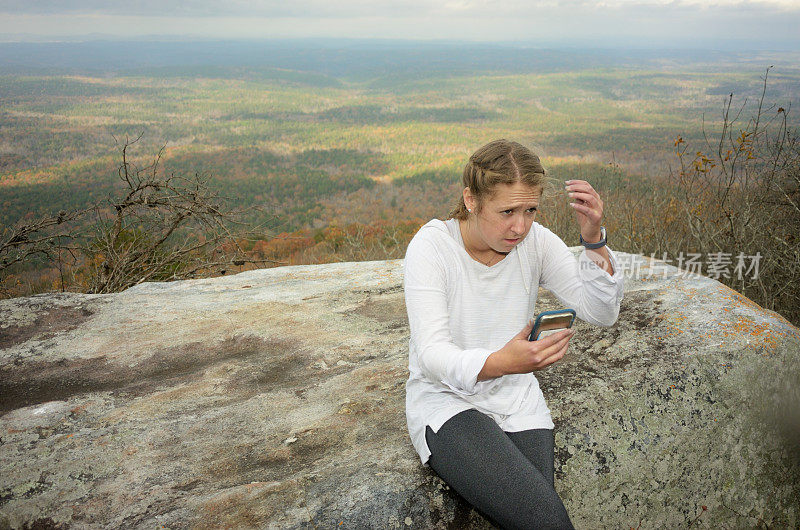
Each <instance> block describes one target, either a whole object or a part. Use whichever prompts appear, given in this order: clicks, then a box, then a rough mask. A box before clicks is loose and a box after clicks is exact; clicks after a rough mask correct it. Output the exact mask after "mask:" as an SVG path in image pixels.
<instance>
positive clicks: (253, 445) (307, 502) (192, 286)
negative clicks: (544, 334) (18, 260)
mask: <svg viewBox="0 0 800 530" xmlns="http://www.w3.org/2000/svg"><path fill="white" fill-rule="evenodd" d="M627 257H628V258H631V257H630V256H627ZM654 265H655V262H649V261H646V260H645V261H644V262H642V263H640V264H639V267H638V271H639V273H640V274H639V275H638V278H635V277H630V278H629V279H628V280H627V283H626V294H625V299H624V301H623V306H622V311H621V315H620V319H619V321H618V323H617V324H616V325H615V326H614V327H612V328H595V327H591V326H589V325H587V324H584V323H579V324H578V329H577V331H578V332H577V333H576V336H575V339H574V340H573V345H572V346H571V349H570V353H568V356H567V358H565V359H564V361H562V362H561V363H559V364H558V365H556V366H555V367H552V368H551V369H549V370H547V371H545V372H543V373H541V374H539V379H540V382H541V385H542V388H543V391H544V393H545V396H546V397H547V399H548V403H549V405H550V408H551V410H552V411H553V415H554V421H555V423H556V487H557V489H558V491H559V492H560V494H561V496H562V498H563V499H564V502H565V504H566V506H567V509H568V511H569V513H570V515H571V517H572V518H573V521H574V522H575V524H576V526H577V527H578V528H628V527H633V528H639V527H641V528H657V527H676V526H677V527H686V526H689V525H690V524H692V525H696V526H701V525H702V526H706V527H719V526H726V527H754V526H758V525H763V524H766V525H769V526H782V525H786V526H789V527H797V526H798V525H800V500H799V499H800V457H798V454H800V445H798V440H800V429H798V421H797V420H798V417H797V415H796V413H795V412H794V411H796V410H798V407H800V399H798V388H800V384H798V383H800V332H798V329H797V328H795V327H793V326H791V325H790V324H789V323H787V322H786V321H785V320H784V319H782V318H781V317H779V316H778V315H776V314H775V313H772V312H769V311H765V310H763V309H761V308H760V307H758V306H757V305H755V304H753V303H752V302H750V301H749V300H748V299H746V298H744V297H743V296H741V295H739V294H737V293H736V292H734V291H731V290H730V289H728V288H726V287H724V286H722V285H721V284H719V283H718V282H716V281H714V280H711V279H708V278H704V277H697V276H692V277H689V276H686V275H684V274H683V273H681V272H680V271H678V270H677V269H675V268H674V267H671V266H668V265H665V264H660V268H658V269H657V270H656V269H655V268H654ZM654 271H656V272H657V274H654V275H652V276H648V274H650V273H653V272H654ZM554 307H557V303H556V301H555V300H554V298H552V296H550V295H549V294H548V293H545V292H544V291H542V292H541V293H540V303H539V306H538V307H537V311H541V310H545V309H548V308H554ZM407 341H408V324H407V319H406V315H405V306H404V303H403V292H402V262H401V261H390V262H370V263H342V264H329V265H316V266H303V267H285V268H276V269H267V270H259V271H250V272H246V273H241V274H237V275H235V276H230V277H223V278H215V279H205V280H194V281H184V282H175V283H149V284H142V285H139V286H137V287H134V288H132V289H129V290H127V291H125V292H123V293H119V294H114V295H79V294H48V295H41V296H34V297H29V298H18V299H13V300H5V301H1V302H0V414H2V416H0V462H1V463H0V528H7V527H10V528H23V527H27V528H32V527H36V528H48V527H49V528H67V527H80V528H105V527H146V528H156V527H158V528H187V527H192V528H218V527H222V526H224V527H270V528H273V527H274V528H312V527H313V528H332V527H346V528H363V527H374V528H392V527H394V528H404V527H411V526H413V527H416V528H483V527H488V526H489V524H488V523H487V522H486V521H485V520H483V519H482V517H481V516H480V515H479V514H477V513H476V512H475V511H474V510H471V509H470V508H469V506H467V505H466V504H465V503H464V502H463V501H461V500H460V499H459V498H458V496H457V495H455V494H454V493H453V492H452V491H450V490H449V489H448V488H447V487H446V486H444V485H443V483H442V482H441V481H440V480H439V479H438V478H437V477H435V476H434V475H433V474H432V472H431V471H430V470H429V469H428V468H424V467H422V466H421V465H420V462H419V459H418V457H417V455H416V453H414V451H413V448H412V446H411V444H410V442H409V440H408V437H407V431H406V426H405V415H404V395H405V394H404V382H405V379H406V377H407Z"/></svg>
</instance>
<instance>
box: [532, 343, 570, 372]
mask: <svg viewBox="0 0 800 530" xmlns="http://www.w3.org/2000/svg"><path fill="white" fill-rule="evenodd" d="M568 349H569V341H567V343H566V344H564V345H563V346H562V347H561V348H559V349H558V350H557V351H556V352H555V353H554V354H552V355H550V356H549V357H547V358H546V359H544V360H543V361H542V362H541V363H540V364H539V368H538V369H539V370H541V369H543V368H547V367H548V366H550V365H551V364H553V363H555V362H557V361H560V360H561V359H562V358H563V357H564V355H566V353H567V350H568Z"/></svg>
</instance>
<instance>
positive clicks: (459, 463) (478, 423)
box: [425, 409, 573, 528]
mask: <svg viewBox="0 0 800 530" xmlns="http://www.w3.org/2000/svg"><path fill="white" fill-rule="evenodd" d="M425 439H426V440H427V442H428V448H429V449H430V450H431V457H430V460H429V461H428V463H429V464H430V466H431V467H432V468H433V470H434V471H436V473H437V474H438V475H439V476H440V477H442V479H443V480H444V481H445V482H447V483H448V484H449V485H450V486H451V487H452V488H453V489H454V490H456V491H457V492H458V493H459V494H460V495H461V496H462V497H464V498H465V499H466V500H467V501H468V502H469V503H470V504H472V505H473V506H475V508H477V509H478V510H479V511H481V512H482V513H483V514H485V515H486V516H487V517H489V518H490V519H492V520H493V521H494V522H496V523H497V524H499V525H500V526H502V527H504V528H573V526H572V523H571V522H570V520H569V516H568V515H567V510H566V509H565V508H564V504H563V503H562V502H561V499H560V498H559V497H558V493H556V491H555V489H553V486H552V484H551V481H550V480H549V479H547V478H545V476H544V475H543V474H542V473H541V472H540V471H539V470H538V469H537V468H536V466H534V465H533V464H532V463H531V462H530V461H529V460H528V458H527V457H526V456H525V455H524V454H523V453H522V452H521V451H520V450H519V449H518V448H517V446H516V445H514V443H513V442H512V441H511V438H509V437H508V435H506V433H504V432H503V430H502V429H500V427H499V426H498V425H497V424H496V423H495V422H494V421H493V420H492V419H491V418H489V417H488V416H486V415H485V414H482V413H481V412H478V411H477V410H474V409H470V410H466V411H464V412H461V413H459V414H456V415H455V416H453V417H452V418H450V419H449V420H447V422H445V424H444V425H442V428H441V429H439V432H437V433H434V432H433V430H432V429H431V428H430V427H427V428H426V430H425Z"/></svg>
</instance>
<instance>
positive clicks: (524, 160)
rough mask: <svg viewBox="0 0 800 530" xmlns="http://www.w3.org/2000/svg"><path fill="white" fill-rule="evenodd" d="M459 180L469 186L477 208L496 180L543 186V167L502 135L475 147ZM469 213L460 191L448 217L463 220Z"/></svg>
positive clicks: (523, 149) (530, 152) (487, 196)
mask: <svg viewBox="0 0 800 530" xmlns="http://www.w3.org/2000/svg"><path fill="white" fill-rule="evenodd" d="M461 182H462V184H463V185H464V187H465V188H469V189H470V191H471V192H472V195H473V196H474V197H475V199H476V200H477V207H476V209H477V210H478V211H480V209H481V206H482V204H483V200H484V199H486V198H489V197H491V196H492V195H493V194H494V189H495V187H496V186H497V185H498V184H513V183H515V182H522V183H523V184H527V185H528V186H530V187H532V188H539V189H540V190H541V189H543V188H544V183H545V171H544V168H543V167H542V163H541V162H540V161H539V157H538V156H536V155H535V154H534V153H533V152H532V151H531V150H530V149H528V148H527V147H525V146H524V145H522V144H520V143H518V142H512V141H509V140H505V139H500V140H494V141H493V142H489V143H488V144H486V145H484V146H483V147H481V148H479V149H478V150H477V151H475V152H474V153H473V154H472V156H471V157H469V161H468V162H467V165H466V166H464V175H463V176H462V177H461ZM468 216H469V212H468V211H467V206H466V205H465V204H464V197H463V195H462V196H461V197H459V199H458V202H457V203H456V207H455V208H453V211H451V212H450V216H449V217H450V218H454V219H460V220H465V219H467V217H468Z"/></svg>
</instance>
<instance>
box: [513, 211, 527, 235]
mask: <svg viewBox="0 0 800 530" xmlns="http://www.w3.org/2000/svg"><path fill="white" fill-rule="evenodd" d="M511 230H513V231H514V234H516V235H521V234H522V232H524V231H525V218H524V216H522V215H515V216H514V223H513V224H512V225H511Z"/></svg>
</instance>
